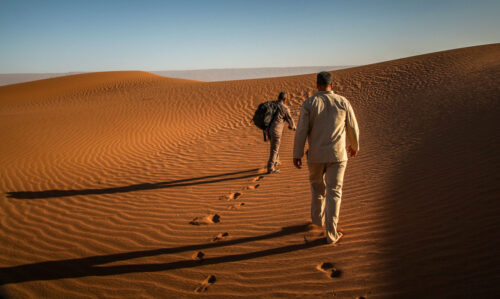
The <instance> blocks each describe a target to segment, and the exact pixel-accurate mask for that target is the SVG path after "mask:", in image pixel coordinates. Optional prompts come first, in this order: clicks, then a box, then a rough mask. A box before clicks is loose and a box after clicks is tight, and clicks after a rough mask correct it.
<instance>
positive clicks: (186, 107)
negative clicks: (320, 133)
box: [0, 44, 500, 298]
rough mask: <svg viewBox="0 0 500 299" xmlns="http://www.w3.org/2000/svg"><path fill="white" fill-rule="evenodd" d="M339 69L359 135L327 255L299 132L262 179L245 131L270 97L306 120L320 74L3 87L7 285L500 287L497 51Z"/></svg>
mask: <svg viewBox="0 0 500 299" xmlns="http://www.w3.org/2000/svg"><path fill="white" fill-rule="evenodd" d="M333 75H334V80H335V91H336V92H338V93H340V94H342V95H344V96H346V97H347V98H348V99H349V100H350V102H351V104H352V106H353V107H354V110H355V112H356V114H357V118H358V121H359V124H360V130H361V151H360V153H359V156H358V157H356V158H354V159H351V160H349V163H348V168H347V172H346V178H345V187H344V194H343V201H342V207H341V214H340V215H341V216H340V222H339V225H340V228H341V230H342V231H343V232H344V235H345V236H344V238H343V239H342V241H341V242H340V244H339V245H338V246H336V247H332V246H328V245H325V244H324V235H322V233H321V231H315V230H314V229H312V228H311V227H310V226H309V220H310V208H309V207H310V192H309V184H308V181H307V175H308V172H307V169H302V170H297V169H295V168H294V167H293V166H292V163H291V158H292V156H291V154H292V153H291V151H292V144H293V133H292V132H291V131H289V130H286V131H285V134H284V136H283V142H282V148H281V151H280V156H281V162H282V165H281V172H280V173H279V174H276V175H266V174H264V173H263V168H264V166H265V164H266V160H267V155H268V146H269V144H268V143H264V142H263V140H262V134H261V132H260V131H259V130H258V129H256V128H255V127H254V126H253V125H252V123H251V116H252V114H253V111H254V109H255V108H256V107H257V105H258V104H259V103H260V102H262V101H265V100H270V99H274V98H276V96H277V95H278V93H279V92H280V91H287V92H288V93H289V94H290V95H291V97H292V98H291V105H290V108H291V110H292V114H293V117H294V118H295V119H297V118H298V113H299V108H300V105H301V103H302V102H303V101H304V99H305V98H307V97H308V96H310V95H311V94H313V93H314V92H315V75H314V74H307V75H298V76H291V77H278V78H266V79H255V80H240V81H231V82H229V81H222V82H200V81H190V80H181V79H172V78H165V77H162V76H158V75H154V74H151V73H147V72H102V73H87V74H79V75H71V76H65V77H59V78H52V79H45V80H40V81H35V82H28V83H21V84H14V85H8V86H3V87H0V131H1V132H2V133H1V141H2V143H1V146H0V211H1V227H2V229H1V230H0V240H1V241H0V285H1V286H2V288H3V293H4V294H6V295H7V296H11V297H12V298H27V297H31V298H38V297H46V298H81V297H89V296H91V297H100V298H102V297H116V298H124V297H128V298H136V297H141V298H146V297H147V298H161V297H165V298H166V297H168V298H177V297H182V298H185V297H193V296H195V295H197V294H198V293H203V295H204V296H210V297H213V298H221V297H242V296H252V297H261V298H269V297H317V298H327V297H333V296H336V298H358V297H360V296H363V297H365V298H401V297H405V296H409V297H411V298H492V297H495V296H496V295H498V294H499V293H500V288H499V286H498V273H497V272H498V265H500V255H499V254H498V253H497V252H498V244H497V243H498V242H497V238H498V236H499V235H500V220H499V217H498V215H499V213H500V202H499V201H498V199H499V198H500V185H499V183H498V182H499V181H500V172H499V171H498V170H499V169H500V156H499V154H498V153H500V123H499V121H498V119H499V117H500V104H499V101H498V100H499V98H500V44H492V45H485V46H477V47H469V48H462V49H456V50H450V51H443V52H437V53H431V54H427V55H420V56H414V57H409V58H404V59H398V60H393V61H388V62H383V63H377V64H372V65H367V66H361V67H354V68H349V69H343V70H337V71H334V72H333ZM0 291H2V290H1V289H0ZM0 293H2V292H0Z"/></svg>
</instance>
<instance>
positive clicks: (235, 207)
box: [228, 202, 245, 210]
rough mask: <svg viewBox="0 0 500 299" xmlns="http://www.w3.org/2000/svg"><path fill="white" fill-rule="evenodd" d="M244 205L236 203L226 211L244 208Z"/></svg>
mask: <svg viewBox="0 0 500 299" xmlns="http://www.w3.org/2000/svg"><path fill="white" fill-rule="evenodd" d="M244 205H245V203H244V202H238V203H235V204H234V205H232V206H229V207H228V209H229V210H237V209H238V208H239V207H242V206H244Z"/></svg>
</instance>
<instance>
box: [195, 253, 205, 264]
mask: <svg viewBox="0 0 500 299" xmlns="http://www.w3.org/2000/svg"><path fill="white" fill-rule="evenodd" d="M192 257H193V260H195V261H198V262H201V261H203V258H204V257H205V254H204V253H203V252H201V251H198V252H195V253H194V254H193V256H192Z"/></svg>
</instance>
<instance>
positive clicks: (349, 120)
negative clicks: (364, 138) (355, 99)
mask: <svg viewBox="0 0 500 299" xmlns="http://www.w3.org/2000/svg"><path fill="white" fill-rule="evenodd" d="M346 133H347V139H349V143H350V145H349V148H348V150H349V153H350V154H351V157H355V156H356V155H357V154H358V152H359V127H358V121H357V120H356V115H355V114H354V110H353V109H352V107H351V104H350V103H348V105H347V117H346Z"/></svg>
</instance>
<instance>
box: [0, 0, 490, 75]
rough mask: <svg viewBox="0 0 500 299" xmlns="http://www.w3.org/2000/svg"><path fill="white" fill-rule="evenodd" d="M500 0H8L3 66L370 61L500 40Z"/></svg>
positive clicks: (0, 33)
mask: <svg viewBox="0 0 500 299" xmlns="http://www.w3.org/2000/svg"><path fill="white" fill-rule="evenodd" d="M499 16H500V1H498V0H497V1H491V0H478V1H462V0H456V1H451V0H443V1H439V0H433V1H427V0H422V1H416V0H415V1H404V0H403V1H376V0H374V1H362V0H360V1H299V0H289V1H284V0H267V1H260V0H253V1H244V0H233V1H219V0H213V1H208V0H207V1H195V0H185V1H125V0H124V1H104V0H101V1H92V0H89V1H50V0H48V1H32V0H26V1H10V0H8V1H5V0H1V1H0V73H51V72H80V71H82V72H90V71H112V70H144V71H159V70H188V69H207V68H242V67H293V66H327V65H328V66H332V65H363V64H369V63H375V62H380V61H386V60H391V59H397V58H402V57H407V56H413V55H418V54H425V53H429V52H435V51H441V50H448V49H454V48H461V47H466V46H473V45H481V44H490V43H498V42H500V17H499Z"/></svg>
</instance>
